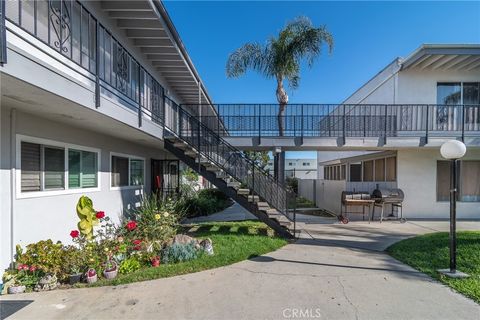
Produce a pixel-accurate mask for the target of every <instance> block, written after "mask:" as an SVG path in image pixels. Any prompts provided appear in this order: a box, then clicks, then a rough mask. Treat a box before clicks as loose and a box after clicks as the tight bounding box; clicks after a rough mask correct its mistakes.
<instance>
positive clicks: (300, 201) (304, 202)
mask: <svg viewBox="0 0 480 320" xmlns="http://www.w3.org/2000/svg"><path fill="white" fill-rule="evenodd" d="M294 207H295V204H294V203H290V204H289V209H293V208H294ZM297 208H316V207H315V204H314V203H313V202H312V201H310V200H308V199H307V198H304V197H300V196H299V197H297Z"/></svg>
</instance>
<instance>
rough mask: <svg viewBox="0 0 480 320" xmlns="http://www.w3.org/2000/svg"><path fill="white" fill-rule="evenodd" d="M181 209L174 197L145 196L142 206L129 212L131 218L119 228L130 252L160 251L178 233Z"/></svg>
mask: <svg viewBox="0 0 480 320" xmlns="http://www.w3.org/2000/svg"><path fill="white" fill-rule="evenodd" d="M181 217H182V213H181V210H179V208H178V206H177V202H176V201H175V200H174V199H171V198H167V199H159V198H157V197H156V196H144V197H143V199H142V201H141V204H140V207H138V208H137V209H135V210H134V211H132V212H130V213H129V218H130V220H129V221H127V222H124V227H123V228H121V229H120V230H119V232H120V234H121V235H122V236H123V237H124V238H125V241H126V242H127V244H128V247H129V252H130V253H131V252H133V251H140V250H145V249H148V250H149V251H158V250H160V249H161V248H162V246H163V245H164V244H165V243H166V242H167V241H168V240H169V239H171V238H173V237H174V236H175V234H176V233H177V228H178V227H179V224H178V221H179V219H180V218H181Z"/></svg>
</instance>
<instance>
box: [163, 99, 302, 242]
mask: <svg viewBox="0 0 480 320" xmlns="http://www.w3.org/2000/svg"><path fill="white" fill-rule="evenodd" d="M166 108H169V109H168V110H167V111H168V112H167V114H168V115H169V116H168V117H167V118H166V121H165V133H164V138H165V149H166V150H168V151H169V152H171V153H172V154H174V155H175V156H176V157H177V158H178V159H180V160H181V161H183V162H184V163H185V164H186V165H188V166H189V167H190V168H192V169H193V170H194V171H196V172H197V173H198V174H200V175H201V176H203V177H204V178H205V179H207V180H208V181H209V182H210V183H212V184H213V185H215V186H216V187H217V188H218V189H219V190H221V191H222V192H224V193H225V194H226V195H227V196H228V197H230V198H232V199H233V200H234V201H236V202H237V203H239V204H240V205H241V206H243V207H244V208H245V209H247V210H248V211H250V212H251V213H252V214H254V215H255V216H256V217H258V219H259V220H261V221H262V222H264V223H265V224H267V225H268V226H270V227H271V228H272V229H274V230H275V231H276V232H277V233H278V234H279V235H281V236H284V237H288V238H293V237H295V233H296V225H295V215H296V214H295V210H294V209H293V210H289V208H291V207H293V206H294V203H295V200H296V194H295V193H293V192H291V191H290V190H288V189H287V188H286V187H285V186H284V185H283V184H281V183H279V182H277V181H275V179H274V177H273V176H272V175H270V174H269V173H268V172H266V171H265V170H263V169H262V168H260V167H259V166H258V164H256V163H255V162H254V161H253V160H251V159H250V158H248V157H247V156H246V155H245V154H244V153H243V152H242V151H240V150H238V149H237V148H235V147H233V146H231V145H230V144H228V143H227V142H226V141H225V140H224V139H223V138H222V137H220V136H219V135H218V134H217V133H216V132H214V131H213V130H211V129H210V128H208V127H207V126H206V125H205V124H203V123H200V121H199V120H198V119H197V118H196V117H195V116H193V115H191V114H190V113H188V112H187V111H186V110H184V109H183V108H182V107H180V106H177V105H174V104H173V103H170V104H168V105H166Z"/></svg>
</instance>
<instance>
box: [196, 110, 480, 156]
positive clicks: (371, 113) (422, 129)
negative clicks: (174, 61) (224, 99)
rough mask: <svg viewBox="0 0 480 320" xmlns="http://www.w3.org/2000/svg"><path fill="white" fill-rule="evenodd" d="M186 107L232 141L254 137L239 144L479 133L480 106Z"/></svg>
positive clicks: (468, 137) (421, 139) (424, 140)
mask: <svg viewBox="0 0 480 320" xmlns="http://www.w3.org/2000/svg"><path fill="white" fill-rule="evenodd" d="M189 107H190V109H193V110H195V109H197V110H198V111H197V114H198V115H199V116H200V118H201V119H202V122H203V123H205V124H207V125H208V126H209V127H211V128H214V129H215V130H216V131H217V132H218V133H219V134H220V135H222V136H225V137H227V138H228V139H229V141H231V143H233V144H234V145H235V144H237V146H240V145H239V144H238V143H240V142H239V141H244V142H245V141H247V140H245V139H242V138H254V139H253V140H254V141H253V142H251V145H245V146H254V145H255V144H257V146H261V145H264V146H266V145H267V144H266V142H267V141H273V140H272V139H277V141H279V139H282V140H283V141H285V142H284V143H283V144H282V143H280V144H278V143H277V145H278V146H288V145H289V142H288V141H290V142H291V144H290V146H292V147H294V146H301V145H304V144H305V143H307V145H309V144H308V140H310V143H313V141H318V139H337V140H338V141H339V143H337V144H336V145H337V146H338V145H344V144H345V143H346V140H347V139H350V140H352V139H357V140H359V139H362V140H371V141H375V140H376V141H377V143H376V144H373V145H372V146H375V145H376V146H383V145H386V144H387V143H388V141H401V140H404V141H407V140H408V139H410V141H418V142H413V143H414V144H415V143H416V145H417V146H419V145H420V146H422V145H427V144H429V143H431V142H432V141H433V140H435V139H445V138H448V139H461V140H463V141H465V142H466V143H467V142H468V143H470V144H478V138H480V105H438V104H428V105H427V104H421V105H420V104H419V105H412V104H389V105H381V104H360V105H349V104H290V105H288V106H287V107H286V109H285V113H284V115H283V116H282V117H278V110H279V108H278V105H276V104H217V105H214V108H215V110H216V111H217V113H218V114H219V117H218V118H217V117H213V116H208V115H205V114H206V112H205V111H202V110H203V109H206V108H207V106H204V105H190V106H189ZM208 108H210V106H208ZM281 127H283V133H282V132H281V130H280V128H281ZM289 138H290V139H289ZM292 138H293V139H292ZM255 140H256V141H255ZM261 141H263V142H261ZM272 143H273V142H272ZM407 145H408V146H410V144H407ZM332 146H334V145H332ZM412 146H413V145H412Z"/></svg>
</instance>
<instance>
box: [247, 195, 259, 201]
mask: <svg viewBox="0 0 480 320" xmlns="http://www.w3.org/2000/svg"><path fill="white" fill-rule="evenodd" d="M258 201H260V197H259V196H252V195H250V196H248V202H253V203H257V202H258Z"/></svg>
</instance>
